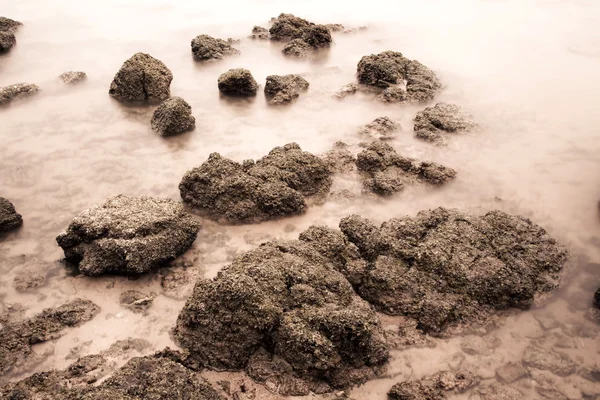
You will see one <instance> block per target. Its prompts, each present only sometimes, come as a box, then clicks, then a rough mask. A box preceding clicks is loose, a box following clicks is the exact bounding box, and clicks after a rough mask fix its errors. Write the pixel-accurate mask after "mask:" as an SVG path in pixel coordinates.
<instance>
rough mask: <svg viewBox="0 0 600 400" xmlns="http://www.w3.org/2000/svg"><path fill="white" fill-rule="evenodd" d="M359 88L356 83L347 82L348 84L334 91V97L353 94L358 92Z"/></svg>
mask: <svg viewBox="0 0 600 400" xmlns="http://www.w3.org/2000/svg"><path fill="white" fill-rule="evenodd" d="M359 88H360V87H359V86H358V84H356V83H348V84H346V85H344V86H342V87H341V88H340V90H338V91H337V92H335V94H334V97H337V98H339V99H343V98H344V97H346V96H349V95H351V94H354V93H356V92H358V90H359Z"/></svg>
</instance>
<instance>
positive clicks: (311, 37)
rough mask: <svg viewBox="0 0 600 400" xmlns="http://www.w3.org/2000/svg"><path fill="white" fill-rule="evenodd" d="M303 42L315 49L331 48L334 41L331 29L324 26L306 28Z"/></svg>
mask: <svg viewBox="0 0 600 400" xmlns="http://www.w3.org/2000/svg"><path fill="white" fill-rule="evenodd" d="M302 40H304V41H305V42H306V43H307V44H308V45H309V46H310V47H312V48H313V49H321V48H326V47H329V46H331V42H332V41H333V40H332V38H331V33H330V32H329V29H327V27H326V26H324V25H311V26H309V27H308V28H306V29H305V30H304V34H303V35H302Z"/></svg>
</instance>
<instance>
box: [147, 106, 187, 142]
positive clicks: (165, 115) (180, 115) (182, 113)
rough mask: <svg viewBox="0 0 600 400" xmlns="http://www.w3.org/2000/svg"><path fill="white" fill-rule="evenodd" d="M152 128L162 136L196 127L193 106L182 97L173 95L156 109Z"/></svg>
mask: <svg viewBox="0 0 600 400" xmlns="http://www.w3.org/2000/svg"><path fill="white" fill-rule="evenodd" d="M151 126H152V129H153V130H154V131H156V132H158V133H159V134H160V135H162V136H172V135H177V134H179V133H183V132H186V131H189V130H192V129H194V128H195V127H196V118H194V116H193V115H192V107H191V106H190V105H189V104H188V103H187V102H186V101H185V100H184V99H182V98H181V97H171V98H169V99H167V100H165V101H163V102H162V103H161V104H160V106H158V108H157V109H156V111H154V114H153V115H152V121H151Z"/></svg>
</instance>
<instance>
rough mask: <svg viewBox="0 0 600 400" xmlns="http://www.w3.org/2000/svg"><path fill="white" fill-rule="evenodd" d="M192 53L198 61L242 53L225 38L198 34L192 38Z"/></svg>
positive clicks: (218, 58)
mask: <svg viewBox="0 0 600 400" xmlns="http://www.w3.org/2000/svg"><path fill="white" fill-rule="evenodd" d="M192 54H193V55H194V60H196V61H206V60H220V59H222V58H224V57H226V56H233V55H237V54H240V51H239V50H237V49H234V48H233V47H231V45H230V44H229V43H228V42H226V41H225V40H223V39H215V38H213V37H211V36H208V35H198V36H196V37H195V38H194V39H193V40H192Z"/></svg>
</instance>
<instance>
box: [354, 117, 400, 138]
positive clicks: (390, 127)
mask: <svg viewBox="0 0 600 400" xmlns="http://www.w3.org/2000/svg"><path fill="white" fill-rule="evenodd" d="M401 129H402V126H401V125H400V124H399V123H398V122H395V121H393V120H391V119H390V118H389V117H379V118H375V119H374V120H373V121H372V122H369V123H368V124H366V125H363V126H361V127H360V129H359V130H358V134H359V135H361V136H367V137H369V138H370V139H371V140H374V139H379V140H388V139H393V138H394V137H395V133H396V132H397V131H399V130H401Z"/></svg>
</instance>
